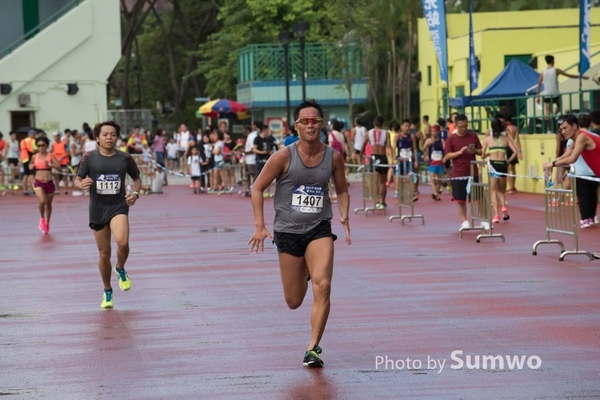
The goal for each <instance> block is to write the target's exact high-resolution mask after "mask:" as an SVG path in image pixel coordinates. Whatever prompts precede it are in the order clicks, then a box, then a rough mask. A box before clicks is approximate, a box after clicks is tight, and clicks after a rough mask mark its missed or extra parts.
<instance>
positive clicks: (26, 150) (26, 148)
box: [20, 129, 37, 196]
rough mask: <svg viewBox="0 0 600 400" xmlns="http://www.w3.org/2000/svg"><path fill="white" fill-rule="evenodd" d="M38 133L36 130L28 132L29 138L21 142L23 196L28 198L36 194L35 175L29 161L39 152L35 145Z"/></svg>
mask: <svg viewBox="0 0 600 400" xmlns="http://www.w3.org/2000/svg"><path fill="white" fill-rule="evenodd" d="M36 134H37V132H36V131H35V130H34V129H30V130H29V132H27V137H26V138H25V139H23V140H21V143H20V148H21V165H22V166H23V184H22V186H23V194H24V195H26V196H28V195H30V194H34V192H33V175H34V173H35V172H34V171H33V170H31V169H29V161H30V160H31V157H32V156H33V154H34V153H35V152H36V151H37V147H36V144H35V135H36Z"/></svg>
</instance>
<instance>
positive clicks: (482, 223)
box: [467, 221, 490, 231]
mask: <svg viewBox="0 0 600 400" xmlns="http://www.w3.org/2000/svg"><path fill="white" fill-rule="evenodd" d="M467 222H468V221H467ZM481 227H482V228H483V229H484V230H486V231H489V230H490V224H489V223H488V222H486V221H481Z"/></svg>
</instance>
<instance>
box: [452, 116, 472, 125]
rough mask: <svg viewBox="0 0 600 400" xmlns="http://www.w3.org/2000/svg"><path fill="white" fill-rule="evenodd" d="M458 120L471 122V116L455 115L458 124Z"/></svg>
mask: <svg viewBox="0 0 600 400" xmlns="http://www.w3.org/2000/svg"><path fill="white" fill-rule="evenodd" d="M458 121H467V122H469V118H467V116H466V115H465V114H456V117H454V123H455V124H456V123H457V122H458Z"/></svg>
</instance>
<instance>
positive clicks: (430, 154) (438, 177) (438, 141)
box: [423, 125, 445, 201]
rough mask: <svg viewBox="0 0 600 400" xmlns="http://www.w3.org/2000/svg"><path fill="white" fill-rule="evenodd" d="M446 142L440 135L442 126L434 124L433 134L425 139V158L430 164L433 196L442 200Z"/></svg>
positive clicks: (436, 199)
mask: <svg viewBox="0 0 600 400" xmlns="http://www.w3.org/2000/svg"><path fill="white" fill-rule="evenodd" d="M444 144H445V141H444V140H443V139H442V138H441V137H440V126H439V125H434V126H433V127H432V128H431V135H430V137H429V138H428V139H425V144H424V145H423V158H424V160H425V162H426V163H428V164H429V180H430V184H431V190H432V192H431V198H432V199H433V200H435V201H440V200H441V198H440V193H441V192H442V179H443V178H444V175H445V171H444V162H443V159H444Z"/></svg>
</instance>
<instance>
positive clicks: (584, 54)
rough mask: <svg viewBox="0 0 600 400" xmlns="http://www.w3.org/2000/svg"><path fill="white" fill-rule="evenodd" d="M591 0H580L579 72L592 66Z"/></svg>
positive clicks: (581, 72)
mask: <svg viewBox="0 0 600 400" xmlns="http://www.w3.org/2000/svg"><path fill="white" fill-rule="evenodd" d="M591 6H592V1H591V0H579V73H580V74H583V73H584V72H585V71H587V70H588V69H589V68H590V25H591V22H590V9H591Z"/></svg>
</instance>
